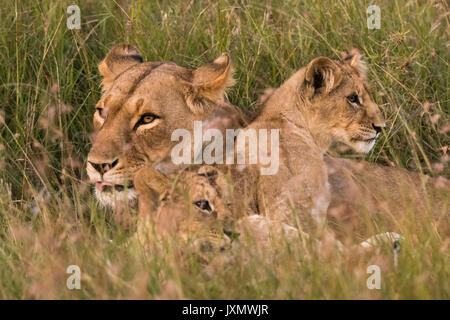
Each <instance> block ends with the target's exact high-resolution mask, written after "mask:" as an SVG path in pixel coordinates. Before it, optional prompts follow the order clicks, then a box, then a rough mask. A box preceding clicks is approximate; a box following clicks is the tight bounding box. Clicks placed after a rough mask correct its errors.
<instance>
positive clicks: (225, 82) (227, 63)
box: [187, 53, 234, 113]
mask: <svg viewBox="0 0 450 320" xmlns="http://www.w3.org/2000/svg"><path fill="white" fill-rule="evenodd" d="M232 85H234V79H233V67H232V66H231V59H230V56H229V55H228V54H226V53H224V54H222V55H221V56H220V57H218V58H217V59H216V60H214V61H213V62H211V63H208V64H206V65H203V66H201V67H200V68H198V69H196V70H195V71H194V73H193V78H192V89H193V90H192V91H191V92H189V97H187V100H188V103H190V104H191V105H190V107H191V108H192V109H193V112H195V113H196V112H201V111H202V110H201V107H202V106H201V100H202V99H208V100H211V101H215V102H218V101H223V99H224V96H225V93H226V89H227V88H228V87H231V86H232ZM199 109H200V110H199Z"/></svg>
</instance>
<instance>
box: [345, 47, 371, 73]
mask: <svg viewBox="0 0 450 320" xmlns="http://www.w3.org/2000/svg"><path fill="white" fill-rule="evenodd" d="M344 61H345V62H346V63H349V64H350V65H351V66H352V67H353V68H355V69H356V70H358V72H359V74H360V75H361V76H362V77H366V75H367V66H366V64H365V63H364V61H363V60H362V55H361V53H359V51H357V50H356V49H353V50H352V56H349V57H347V59H344Z"/></svg>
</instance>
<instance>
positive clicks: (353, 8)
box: [0, 0, 450, 299]
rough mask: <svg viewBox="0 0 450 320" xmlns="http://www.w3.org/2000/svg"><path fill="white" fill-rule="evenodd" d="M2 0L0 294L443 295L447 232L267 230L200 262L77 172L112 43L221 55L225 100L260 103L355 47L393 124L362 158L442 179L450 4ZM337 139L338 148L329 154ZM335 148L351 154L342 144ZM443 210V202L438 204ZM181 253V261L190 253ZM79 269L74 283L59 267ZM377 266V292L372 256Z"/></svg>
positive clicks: (448, 126)
mask: <svg viewBox="0 0 450 320" xmlns="http://www.w3.org/2000/svg"><path fill="white" fill-rule="evenodd" d="M71 4H73V3H72V1H50V0H44V1H33V0H23V1H19V0H15V1H14V0H4V1H2V6H1V7H0V17H1V19H0V107H1V108H0V109H1V111H0V178H1V181H0V298H1V299H24V298H26V299H41V298H58V299H60V298H65V299H89V298H100V299H108V298H114V299H115V298H127V299H128V298H152V299H153V298H166V299H168V298H194V299H202V298H204V299H218V298H224V299H228V298H235V299H243V298H248V299H257V298H266V299H273V298H278V299H304V298H310V299H333V298H343V299H350V298H362V299H370V298H374V299H380V298H382V299H402V298H412V299H434V298H444V299H449V298H450V267H449V261H450V260H449V245H450V235H448V234H439V233H437V232H436V230H435V229H434V227H433V225H432V224H423V225H419V226H418V225H417V224H415V223H414V222H413V221H409V220H405V221H403V230H404V232H403V235H404V236H405V237H406V240H405V243H404V245H403V246H402V250H401V252H400V254H399V261H398V266H397V267H394V266H393V256H392V250H391V248H389V247H380V248H378V249H376V250H373V251H372V252H370V254H359V253H357V252H354V251H346V252H343V253H342V254H339V253H337V252H336V250H333V249H331V248H330V249H329V250H321V251H317V250H314V248H312V247H311V246H308V245H306V246H305V245H288V244H286V243H285V242H283V241H281V240H280V239H278V241H277V239H274V241H273V250H269V251H267V252H260V251H258V250H248V251H246V252H244V251H242V252H239V253H237V254H236V256H235V257H234V258H233V259H232V260H231V261H229V260H226V259H225V258H224V257H223V256H221V255H218V256H217V257H215V259H213V262H212V263H210V264H209V265H208V266H205V265H204V264H202V263H201V261H200V260H199V259H198V258H197V257H196V255H195V252H189V251H187V252H185V254H184V255H183V257H182V258H180V256H179V254H178V249H177V247H176V246H175V245H173V244H168V245H167V246H165V247H164V246H163V247H162V248H161V247H158V248H155V247H152V246H151V245H150V248H149V247H148V246H140V245H138V244H136V243H133V242H130V241H129V239H130V236H131V234H132V231H130V230H132V228H131V227H130V226H132V225H133V222H134V219H135V217H134V215H133V213H132V212H127V213H124V214H121V215H114V214H111V213H109V212H105V211H104V210H102V209H100V208H98V206H97V203H96V200H95V199H94V197H93V194H92V190H91V186H90V185H89V184H88V183H87V176H86V173H85V170H84V167H85V158H86V155H87V152H88V150H89V148H90V140H89V133H91V132H92V121H91V117H92V114H93V111H94V106H95V103H96V101H97V100H98V98H99V96H100V87H99V84H100V77H99V74H98V71H97V64H98V63H99V61H101V59H102V58H103V57H104V56H105V54H106V52H107V51H108V49H109V48H110V47H111V46H112V45H113V44H115V43H118V42H129V43H131V44H134V45H136V46H138V47H139V48H140V49H141V51H142V53H143V56H144V59H145V60H171V61H174V62H176V63H178V64H180V65H183V66H186V67H198V66H199V65H201V64H202V63H204V62H207V61H209V60H212V59H214V58H215V57H217V56H219V55H220V54H221V53H222V52H229V53H230V54H231V57H232V60H233V63H234V67H235V70H236V73H235V78H236V80H237V84H236V85H235V86H234V87H233V88H232V90H230V92H229V99H230V101H231V102H232V103H234V104H236V105H238V106H240V107H242V108H248V109H254V108H255V103H256V101H257V97H258V94H260V93H261V90H262V89H264V88H266V87H276V86H279V85H280V84H281V83H282V82H283V81H284V80H285V79H287V77H288V76H289V75H290V74H291V73H292V72H293V71H294V70H296V69H298V68H299V67H301V66H303V65H305V64H306V63H307V62H309V61H310V60H311V59H312V58H314V57H316V56H319V55H325V56H330V57H335V58H336V57H339V53H340V52H341V51H343V50H350V49H352V48H353V47H356V48H359V49H360V51H361V52H362V53H363V54H364V55H365V57H366V61H367V62H368V66H369V81H370V83H371V85H372V87H373V91H374V92H375V95H374V98H375V100H376V101H377V103H378V104H379V105H380V107H381V109H382V111H383V113H384V115H385V116H386V119H387V128H386V130H385V131H384V133H383V135H382V137H381V139H379V142H378V143H377V145H376V147H375V148H374V150H373V151H372V152H371V153H370V154H369V155H368V156H367V157H366V160H367V161H373V162H378V163H382V164H385V165H390V166H396V167H404V168H407V169H409V170H414V171H418V172H422V173H426V174H428V175H431V176H434V177H438V176H444V177H446V178H449V177H450V170H449V167H448V161H449V153H450V151H449V150H448V148H449V145H450V138H449V133H450V121H449V112H450V110H449V101H450V96H449V90H448V88H449V82H450V72H449V69H450V68H449V52H450V51H449V46H450V39H449V30H450V28H449V15H448V12H449V7H448V5H447V3H446V2H445V1H416V0H411V1H391V0H384V1H377V2H376V4H377V5H379V7H380V8H381V28H380V29H378V30H377V29H375V30H369V29H368V28H367V27H366V19H367V14H366V8H367V7H368V5H370V4H371V3H370V2H369V1H347V0H345V1H338V0H336V1H333V0H327V1H315V0H309V1H294V0H283V1H281V0H273V1H257V0H255V1H238V0H236V1H232V0H229V1H217V2H216V1H186V0H184V1H178V0H175V1H153V0H152V1H144V0H131V1H88V0H87V1H78V2H77V4H78V5H79V7H80V9H81V29H80V30H69V29H68V28H67V26H66V20H67V17H68V16H69V15H68V14H67V12H66V9H67V7H68V6H69V5H71ZM338 151H339V148H336V150H334V151H333V153H334V154H337V152H338ZM342 156H346V157H361V156H357V155H354V154H351V153H348V152H346V153H345V154H343V155H342ZM446 222H447V223H448V216H447V217H446ZM186 256H187V257H188V259H186ZM73 264H75V265H78V266H79V267H80V268H81V271H82V281H81V285H82V287H81V289H80V290H68V289H67V287H66V279H67V277H68V275H67V274H66V268H67V267H68V266H69V265H73ZM371 264H378V265H379V266H380V267H381V269H382V286H381V289H380V290H369V289H368V288H367V287H366V279H367V277H368V276H369V275H368V274H367V273H366V268H367V266H369V265H371Z"/></svg>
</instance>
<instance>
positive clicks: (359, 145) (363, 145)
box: [348, 139, 376, 153]
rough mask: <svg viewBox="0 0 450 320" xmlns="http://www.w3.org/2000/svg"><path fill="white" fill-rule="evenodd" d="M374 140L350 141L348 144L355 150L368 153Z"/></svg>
mask: <svg viewBox="0 0 450 320" xmlns="http://www.w3.org/2000/svg"><path fill="white" fill-rule="evenodd" d="M375 141H376V139H370V140H358V141H351V142H350V143H348V145H350V147H352V148H353V149H354V150H355V151H356V152H360V153H368V152H369V151H370V150H372V148H373V146H374V145H375Z"/></svg>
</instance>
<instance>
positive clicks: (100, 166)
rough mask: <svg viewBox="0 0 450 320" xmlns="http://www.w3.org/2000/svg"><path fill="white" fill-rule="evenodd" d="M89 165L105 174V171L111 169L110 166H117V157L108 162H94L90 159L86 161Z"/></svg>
mask: <svg viewBox="0 0 450 320" xmlns="http://www.w3.org/2000/svg"><path fill="white" fill-rule="evenodd" d="M88 162H89V163H90V164H91V166H92V167H93V168H94V169H95V170H97V172H99V173H100V174H102V175H103V174H105V173H106V172H108V171H109V170H111V169H112V168H114V167H115V166H117V164H118V163H119V159H116V160H114V161H113V162H111V163H109V162H104V163H95V162H92V161H88Z"/></svg>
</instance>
